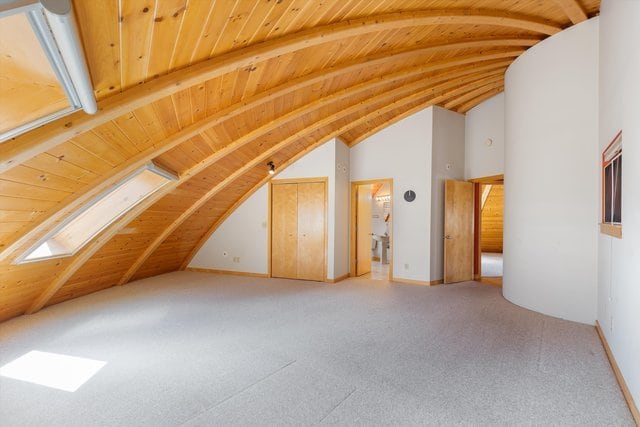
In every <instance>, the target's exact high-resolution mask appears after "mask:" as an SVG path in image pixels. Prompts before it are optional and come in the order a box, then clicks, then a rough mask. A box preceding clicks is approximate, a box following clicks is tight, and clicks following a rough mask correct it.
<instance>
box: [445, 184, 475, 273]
mask: <svg viewBox="0 0 640 427" xmlns="http://www.w3.org/2000/svg"><path fill="white" fill-rule="evenodd" d="M473 208H474V193H473V183H471V182H466V181H453V180H448V181H446V182H445V187H444V283H456V282H464V281H467V280H473V237H474V236H473V220H474V218H473Z"/></svg>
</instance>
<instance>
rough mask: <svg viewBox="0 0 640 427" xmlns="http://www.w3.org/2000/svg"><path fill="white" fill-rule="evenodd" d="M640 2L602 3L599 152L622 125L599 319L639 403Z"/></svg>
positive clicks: (603, 247) (601, 264) (601, 265)
mask: <svg viewBox="0 0 640 427" xmlns="http://www.w3.org/2000/svg"><path fill="white" fill-rule="evenodd" d="M639 24H640V2H638V1H635V0H615V1H612V0H604V1H603V2H602V4H601V9H600V132H599V153H601V152H602V151H603V150H604V148H605V147H606V146H607V144H609V142H611V140H612V139H613V137H614V136H615V135H616V134H617V133H618V131H620V130H622V150H623V154H622V156H623V168H622V174H623V176H622V225H623V229H622V233H623V234H622V239H616V238H613V237H609V236H606V235H604V234H600V238H599V244H598V252H599V257H598V271H599V274H598V321H599V322H600V325H601V326H602V330H603V332H604V334H605V336H606V337H607V341H608V342H609V345H610V346H611V350H612V352H613V354H614V357H615V359H616V361H617V362H618V365H619V367H620V370H621V372H622V375H623V376H624V378H625V381H626V383H627V386H628V387H629V390H630V392H631V394H632V395H633V397H634V400H635V402H636V404H638V403H640V364H639V363H638V361H639V360H640V283H639V279H638V278H639V277H640V187H639V186H638V183H640V79H639V77H638V76H640V49H639V48H638V43H639V41H640V25H639Z"/></svg>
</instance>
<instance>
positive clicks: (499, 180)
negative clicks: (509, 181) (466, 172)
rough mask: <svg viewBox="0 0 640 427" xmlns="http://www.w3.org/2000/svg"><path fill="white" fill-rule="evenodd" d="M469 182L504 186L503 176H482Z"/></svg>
mask: <svg viewBox="0 0 640 427" xmlns="http://www.w3.org/2000/svg"><path fill="white" fill-rule="evenodd" d="M469 182H473V183H479V184H496V185H497V184H504V174H500V175H491V176H484V177H482V178H473V179H470V180H469Z"/></svg>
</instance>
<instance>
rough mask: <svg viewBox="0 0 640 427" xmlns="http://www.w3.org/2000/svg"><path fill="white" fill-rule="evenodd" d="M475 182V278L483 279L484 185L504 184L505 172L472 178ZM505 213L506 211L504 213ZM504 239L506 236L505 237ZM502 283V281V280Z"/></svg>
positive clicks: (471, 180)
mask: <svg viewBox="0 0 640 427" xmlns="http://www.w3.org/2000/svg"><path fill="white" fill-rule="evenodd" d="M469 182H473V190H474V191H473V194H474V203H473V280H481V279H482V250H481V248H480V237H481V233H482V206H480V205H481V203H482V191H481V190H482V185H483V184H490V185H504V174H500V175H492V176H485V177H482V178H474V179H470V180H469ZM503 209H504V206H503ZM503 215H504V213H503ZM503 240H504V237H503ZM500 284H502V282H501V281H500Z"/></svg>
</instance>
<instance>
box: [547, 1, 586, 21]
mask: <svg viewBox="0 0 640 427" xmlns="http://www.w3.org/2000/svg"><path fill="white" fill-rule="evenodd" d="M554 1H555V2H556V4H557V5H558V6H559V7H560V8H561V9H562V10H563V11H564V13H565V15H567V18H569V19H570V20H571V22H573V23H574V24H579V23H581V22H582V21H586V20H587V18H588V17H587V14H586V13H585V12H584V9H582V6H581V5H580V3H579V2H578V1H577V0H554Z"/></svg>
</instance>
